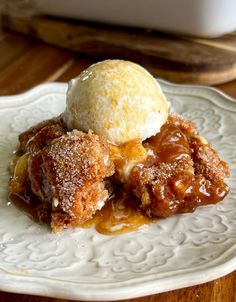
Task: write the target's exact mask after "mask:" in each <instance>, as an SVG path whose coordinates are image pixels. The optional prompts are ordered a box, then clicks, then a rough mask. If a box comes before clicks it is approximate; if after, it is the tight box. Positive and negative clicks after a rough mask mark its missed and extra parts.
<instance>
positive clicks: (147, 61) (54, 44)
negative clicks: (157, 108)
mask: <svg viewBox="0 0 236 302" xmlns="http://www.w3.org/2000/svg"><path fill="white" fill-rule="evenodd" d="M0 10H1V25H2V26H1V27H2V31H1V45H0V51H1V59H0V68H1V69H2V70H3V68H5V70H4V72H2V74H1V75H0V93H1V94H2V95H3V94H12V93H18V92H22V91H24V90H26V89H28V88H30V87H32V86H34V85H36V84H39V83H42V82H45V81H68V80H69V79H70V78H71V77H73V76H76V75H77V74H78V73H79V72H80V71H81V70H82V69H84V68H85V67H87V65H89V64H91V63H92V62H96V61H99V60H103V59H108V58H120V59H126V60H131V61H135V62H137V63H139V64H141V65H143V66H144V67H145V68H147V69H148V70H149V71H150V72H151V73H152V74H153V75H154V76H156V77H159V78H164V79H166V80H169V81H172V82H176V83H193V84H203V85H220V86H217V87H219V88H222V87H223V88H224V89H225V90H226V91H227V92H228V93H231V90H232V89H231V86H230V85H227V84H226V85H224V86H221V84H223V83H229V82H232V81H233V80H235V79H236V32H235V29H236V17H235V12H236V2H235V1H233V0H226V1H225V0H218V1H214V0H204V1H203V0H199V1H190V0H176V1H171V0H166V1H163V0H146V1H143V0H133V1H125V0H120V1H116V0H110V1H107V0H100V1H94V0H68V1H63V0H50V1H46V0H32V1H29V0H28V1H22V0H15V1H14V0H9V1H6V0H1V1H0ZM39 62H40V64H36V63H39ZM29 63H31V64H29ZM31 69H32V70H31ZM15 70H17V71H18V73H17V72H15ZM20 70H24V77H22V75H21V74H20V73H19V71H20ZM17 74H18V76H17ZM9 77H10V78H12V79H14V83H15V84H14V85H12V83H11V89H10V88H9V87H8V86H9V80H8V79H9Z"/></svg>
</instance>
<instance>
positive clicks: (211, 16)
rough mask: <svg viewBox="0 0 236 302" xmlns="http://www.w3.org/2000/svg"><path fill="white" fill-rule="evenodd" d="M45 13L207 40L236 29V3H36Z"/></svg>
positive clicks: (220, 0) (227, 0)
mask: <svg viewBox="0 0 236 302" xmlns="http://www.w3.org/2000/svg"><path fill="white" fill-rule="evenodd" d="M33 2H34V4H35V5H36V7H37V9H38V10H39V11H40V12H41V13H45V14H49V15H54V16H61V17H69V18H76V19H81V20H91V21H98V22H105V23H111V24H120V25H128V26H136V27H144V28H150V29H157V30H162V31H167V32H175V33H182V34H188V35H195V36H203V37H217V36H220V35H222V34H225V33H228V32H231V31H234V30H236V0H67V1H64V0H33Z"/></svg>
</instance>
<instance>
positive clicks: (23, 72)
mask: <svg viewBox="0 0 236 302" xmlns="http://www.w3.org/2000/svg"><path fill="white" fill-rule="evenodd" d="M130 59H132V58H130ZM95 61H97V60H96V59H95ZM92 62H93V60H91V59H89V58H85V57H82V56H79V55H75V54H74V53H72V52H70V51H66V50H62V49H59V48H56V47H53V46H48V45H46V44H44V43H42V42H37V41H35V40H32V39H28V38H26V37H23V36H21V35H17V34H11V33H9V32H3V33H0V95H11V94H14V93H20V92H24V91H26V90H28V89H29V88H31V87H33V86H34V85H37V84H40V83H43V82H49V81H63V82H67V81H68V80H69V79H71V78H72V77H74V76H76V75H78V73H80V72H81V70H83V69H84V68H86V67H87V66H88V65H90V64H91V63H92ZM218 88H220V89H222V90H223V91H225V92H226V93H228V94H230V95H231V96H232V97H235V98H236V81H233V82H229V83H226V84H224V85H220V86H218ZM0 282H1V280H0ZM15 301H17V302H67V301H68V300H66V299H53V298H47V297H38V296H29V295H19V294H13V293H5V292H0V302H15ZM154 301H157V302H236V272H233V273H231V274H228V275H227V276H225V277H223V278H220V279H217V280H215V281H212V282H208V283H205V284H202V285H197V286H193V287H189V288H184V289H180V290H175V291H170V292H166V293H162V294H158V295H152V296H148V297H143V298H138V299H128V300H123V302H154Z"/></svg>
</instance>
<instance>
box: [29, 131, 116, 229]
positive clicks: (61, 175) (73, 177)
mask: <svg viewBox="0 0 236 302" xmlns="http://www.w3.org/2000/svg"><path fill="white" fill-rule="evenodd" d="M108 158H109V147H108V144H107V142H106V141H105V140H104V139H103V138H102V137H99V136H97V135H94V134H93V133H91V132H89V133H88V134H86V133H83V132H81V131H77V130H73V131H72V132H68V133H66V134H64V135H62V136H60V137H59V138H56V139H54V140H52V141H51V142H50V144H49V145H47V146H46V147H44V148H43V149H42V150H41V151H39V152H38V153H36V154H31V155H30V157H29V169H28V172H29V178H30V180H31V186H32V191H33V192H34V193H35V194H36V195H37V196H39V197H40V198H41V200H42V201H45V200H46V201H47V202H50V203H52V211H53V213H52V222H51V226H52V229H53V230H54V231H58V230H60V229H61V228H64V227H72V226H75V225H79V224H81V223H83V222H84V221H86V220H87V219H89V218H90V217H91V216H92V215H93V214H94V212H95V211H96V210H97V209H98V208H100V207H101V205H103V203H104V202H105V201H106V200H107V199H108V197H109V194H108V191H107V190H106V189H105V184H104V182H103V180H104V179H105V178H107V177H109V176H110V175H112V174H113V173H114V169H113V164H112V163H111V162H110V161H109V160H108ZM55 212H57V213H56V214H55ZM59 217H60V219H59V220H58V221H57V219H58V218H59ZM65 217H66V218H65ZM62 221H63V224H62V225H61V222H62Z"/></svg>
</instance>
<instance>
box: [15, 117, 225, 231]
mask: <svg viewBox="0 0 236 302" xmlns="http://www.w3.org/2000/svg"><path fill="white" fill-rule="evenodd" d="M11 170H12V177H11V179H10V183H9V191H10V195H9V197H10V200H12V201H13V202H14V203H15V204H16V205H18V206H20V207H21V208H23V209H25V210H26V211H27V212H28V213H31V215H32V216H33V218H34V219H36V220H38V221H41V222H44V223H48V224H50V225H51V227H52V230H53V231H54V232H58V231H60V230H61V229H63V228H72V227H76V226H86V224H87V225H90V224H92V223H95V224H96V223H97V225H98V226H99V230H100V231H101V232H103V233H117V231H122V230H126V231H127V230H132V229H135V228H136V227H137V228H138V227H140V226H142V225H143V224H147V223H148V222H149V221H150V218H155V217H167V216H170V215H173V214H175V213H184V212H192V211H194V209H195V208H196V207H197V206H200V205H206V204H214V203H217V202H219V201H220V200H222V199H223V198H224V197H225V196H226V195H227V193H228V191H229V188H228V186H227V185H226V184H225V182H224V178H225V177H228V176H229V170H228V166H227V164H226V163H225V162H224V161H222V160H221V159H220V158H219V156H218V155H217V153H216V152H215V151H214V149H213V148H212V147H211V145H210V144H208V143H207V142H206V140H205V139H204V138H203V137H201V136H199V135H198V133H197V130H196V128H195V126H194V124H193V123H192V122H191V121H188V120H186V119H184V118H183V117H181V116H180V115H176V114H174V115H171V114H170V115H169V117H168V119H167V121H166V123H165V124H164V125H163V126H162V127H161V130H160V132H159V133H157V134H156V135H154V136H152V137H150V138H148V139H146V140H144V141H143V142H141V141H140V140H133V141H129V142H127V143H124V144H122V145H120V146H117V145H114V144H111V143H110V142H108V141H107V140H106V139H105V138H104V137H102V136H98V135H96V134H94V133H92V132H91V131H89V132H88V133H85V132H82V131H78V130H72V131H68V130H67V128H66V125H65V124H64V122H63V120H62V118H61V117H58V118H55V119H51V120H48V121H45V122H43V123H40V124H38V125H36V126H34V127H32V128H30V129H29V130H27V131H26V132H24V133H22V134H20V136H19V146H18V149H17V151H16V153H15V155H14V157H13V159H12V163H11ZM109 228H110V229H109Z"/></svg>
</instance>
